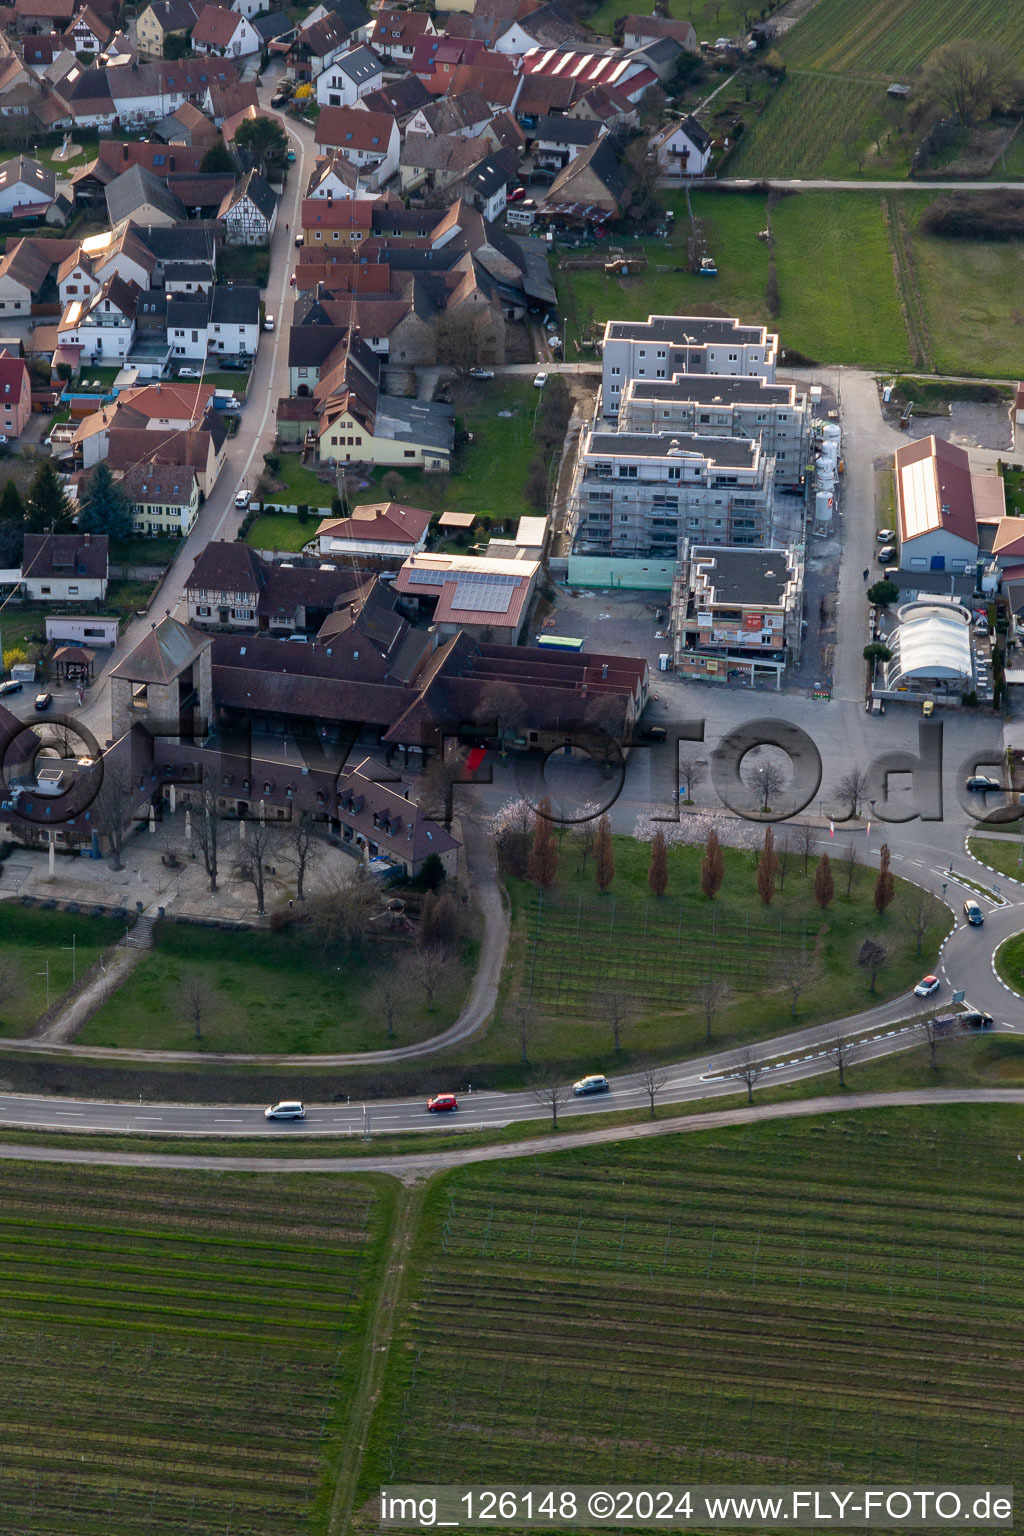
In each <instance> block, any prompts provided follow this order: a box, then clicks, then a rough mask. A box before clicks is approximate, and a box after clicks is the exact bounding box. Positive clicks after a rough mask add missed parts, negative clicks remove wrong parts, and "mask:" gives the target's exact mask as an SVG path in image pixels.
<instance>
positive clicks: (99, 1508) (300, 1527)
mask: <svg viewBox="0 0 1024 1536" xmlns="http://www.w3.org/2000/svg"><path fill="white" fill-rule="evenodd" d="M394 1198H395V1196H394V1190H393V1189H392V1188H391V1187H390V1185H388V1184H387V1183H386V1182H385V1181H373V1180H371V1179H366V1180H362V1179H357V1180H353V1179H347V1180H346V1181H345V1182H344V1183H341V1182H340V1181H338V1180H336V1179H326V1178H321V1177H310V1176H308V1175H305V1176H291V1177H289V1176H288V1175H287V1174H286V1173H282V1174H279V1175H275V1176H274V1178H273V1179H269V1178H265V1177H264V1178H259V1177H251V1176H250V1177H246V1176H244V1175H238V1174H232V1173H223V1174H218V1175H216V1176H215V1177H211V1176H210V1175H209V1174H206V1175H204V1174H189V1173H182V1172H180V1171H177V1172H168V1173H164V1172H157V1171H150V1170H138V1169H133V1170H130V1171H128V1170H124V1171H121V1170H111V1169H98V1168H53V1167H46V1166H43V1165H38V1164H16V1163H5V1164H3V1165H0V1200H2V1206H3V1215H2V1217H0V1225H2V1230H3V1234H4V1255H5V1258H4V1274H3V1280H2V1289H3V1302H4V1305H3V1312H4V1322H3V1361H4V1371H3V1385H2V1387H0V1405H2V1411H3V1415H4V1422H5V1426H6V1435H7V1441H8V1445H9V1446H10V1447H11V1448H15V1447H16V1448H17V1453H16V1454H14V1453H13V1450H12V1454H10V1455H7V1456H5V1458H4V1463H3V1467H2V1470H0V1488H2V1490H3V1502H4V1511H5V1513H4V1529H5V1530H6V1531H9V1532H11V1533H13V1532H15V1531H26V1532H28V1531H32V1532H33V1533H34V1536H68V1533H69V1532H72V1531H73V1532H75V1536H110V1533H112V1532H116V1533H117V1536H162V1533H166V1536H171V1533H175V1536H179V1533H183V1532H185V1531H191V1532H192V1533H193V1536H227V1533H228V1532H231V1533H232V1536H278V1533H280V1532H284V1531H288V1532H295V1533H300V1532H301V1533H303V1536H308V1533H314V1532H317V1533H319V1532H321V1531H324V1530H325V1529H326V1520H325V1511H326V1509H327V1507H328V1506H329V1500H330V1495H331V1485H332V1482H333V1478H334V1477H335V1476H336V1473H337V1465H336V1455H337V1451H336V1448H337V1446H338V1445H339V1444H340V1443H341V1440H342V1437H343V1436H344V1434H345V1431H346V1429H347V1425H348V1411H349V1404H350V1400H351V1398H352V1395H353V1391H354V1389H355V1387H356V1385H357V1380H358V1374H359V1367H360V1364H361V1360H360V1353H361V1331H362V1329H363V1328H364V1326H365V1324H366V1322H367V1320H368V1318H369V1316H370V1307H371V1304H372V1297H373V1295H374V1290H375V1285H376V1282H377V1278H378V1276H379V1274H380V1272H381V1269H382V1264H383V1258H384V1245H385V1240H386V1235H387V1229H388V1225H389V1221H390V1216H391V1211H392V1209H393V1205H394Z"/></svg>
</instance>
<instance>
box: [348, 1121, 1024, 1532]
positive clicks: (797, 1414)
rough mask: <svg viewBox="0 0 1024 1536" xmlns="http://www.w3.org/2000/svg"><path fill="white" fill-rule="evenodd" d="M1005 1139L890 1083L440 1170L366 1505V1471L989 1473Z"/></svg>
mask: <svg viewBox="0 0 1024 1536" xmlns="http://www.w3.org/2000/svg"><path fill="white" fill-rule="evenodd" d="M1020 1146H1021V1136H1020V1117H1019V1111H1017V1110H1010V1109H1007V1110H1003V1109H1000V1108H988V1107H981V1108H979V1107H970V1108H935V1109H907V1110H895V1109H894V1110H884V1111H877V1112H874V1111H873V1112H871V1113H858V1114H856V1115H853V1114H843V1115H837V1116H835V1117H832V1118H827V1117H826V1118H820V1119H812V1120H806V1121H799V1120H796V1121H793V1122H790V1123H785V1124H778V1123H775V1124H770V1125H764V1126H752V1127H744V1128H734V1129H729V1130H723V1131H718V1132H714V1133H700V1134H697V1135H692V1136H686V1137H678V1138H671V1137H669V1138H665V1139H663V1140H662V1139H659V1140H657V1141H648V1142H645V1143H637V1144H632V1145H631V1144H629V1143H624V1144H620V1145H617V1146H614V1147H608V1148H607V1149H604V1148H600V1147H598V1148H594V1149H591V1150H586V1151H584V1150H580V1151H576V1152H570V1153H567V1154H562V1155H559V1156H555V1157H539V1158H536V1159H534V1160H532V1161H531V1162H530V1163H529V1164H528V1165H527V1164H525V1163H519V1162H516V1163H509V1164H506V1165H504V1166H502V1165H499V1164H481V1165H477V1166H474V1167H470V1168H466V1169H463V1170H460V1171H458V1172H455V1173H452V1174H450V1175H448V1176H447V1177H446V1178H445V1179H443V1180H442V1181H439V1182H438V1183H437V1184H436V1185H435V1186H434V1187H433V1188H432V1190H431V1191H430V1193H429V1195H428V1198H427V1206H426V1209H425V1210H424V1212H423V1216H422V1219H421V1222H420V1226H419V1236H418V1240H417V1245H416V1249H415V1251H414V1254H413V1258H412V1263H411V1267H410V1274H411V1278H410V1283H409V1289H408V1294H407V1296H406V1300H405V1306H404V1312H403V1314H402V1315H401V1317H400V1319H399V1321H398V1324H397V1328H396V1335H395V1341H394V1344H393V1347H392V1353H391V1358H390V1365H389V1376H388V1380H387V1384H386V1388H385V1392H384V1396H383V1399H382V1403H381V1407H380V1410H379V1413H378V1417H377V1420H376V1422H375V1424H374V1428H373V1432H372V1435H371V1440H370V1447H369V1452H368V1459H367V1463H366V1465H365V1467H364V1472H363V1480H362V1488H361V1494H362V1496H363V1499H364V1503H363V1505H362V1516H361V1518H362V1520H363V1521H364V1522H365V1525H364V1528H369V1525H370V1514H369V1508H370V1506H369V1503H368V1502H365V1501H368V1500H369V1498H370V1495H371V1493H372V1491H373V1490H374V1489H375V1487H376V1486H377V1485H378V1484H379V1483H391V1484H399V1483H415V1482H421V1481H422V1482H435V1483H442V1484H443V1483H455V1482H468V1483H481V1484H488V1485H493V1486H499V1485H500V1486H506V1487H507V1486H511V1485H513V1484H516V1483H527V1482H530V1483H534V1484H543V1483H546V1482H547V1481H548V1480H554V1481H564V1480H575V1481H577V1482H580V1483H597V1484H598V1485H599V1486H602V1487H607V1486H609V1485H610V1486H613V1487H614V1486H615V1485H616V1483H637V1484H645V1485H647V1486H651V1485H652V1484H653V1485H655V1486H656V1485H657V1484H659V1483H665V1482H678V1483H700V1482H705V1483H728V1482H746V1483H780V1484H797V1483H802V1482H803V1481H804V1480H805V1479H811V1480H812V1481H814V1482H832V1483H847V1482H850V1483H857V1482H865V1483H873V1484H884V1483H886V1482H900V1481H904V1482H908V1481H909V1480H910V1479H913V1480H914V1481H913V1483H911V1484H910V1485H911V1486H915V1487H934V1486H941V1484H942V1481H943V1480H945V1481H949V1482H957V1481H960V1482H977V1483H984V1482H991V1483H993V1484H996V1483H1000V1482H1002V1483H1008V1482H1010V1481H1011V1480H1012V1478H1013V1474H1014V1471H1015V1469H1017V1468H1019V1467H1020V1466H1021V1465H1022V1464H1024V1361H1022V1360H1021V1356H1020V1349H1019V1338H1020V1328H1021V1323H1022V1294H1021V1286H1020V1273H1019V1256H1020V1245H1021V1238H1022V1220H1024V1218H1022V1214H1021V1211H1022V1207H1021V1198H1020V1197H1021V1181H1022V1179H1024V1174H1022V1172H1021V1167H1022V1165H1021V1164H1020V1163H1019V1162H1018V1156H1017V1154H1018V1149H1019V1148H1020ZM922 1480H923V1481H922Z"/></svg>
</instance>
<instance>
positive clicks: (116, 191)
mask: <svg viewBox="0 0 1024 1536" xmlns="http://www.w3.org/2000/svg"><path fill="white" fill-rule="evenodd" d="M105 195H106V202H107V217H108V219H109V220H110V225H111V228H112V229H115V230H116V229H117V228H118V227H119V226H120V225H123V224H126V223H128V222H131V223H132V224H136V225H139V224H146V225H153V224H164V225H169V224H183V223H184V222H185V220H186V219H187V217H188V214H187V212H186V210H185V205H184V203H183V202H182V201H181V199H180V198H179V197H177V196H176V195H175V194H174V193H173V192H172V191H171V190H170V187H169V186H168V184H167V182H166V181H161V179H160V177H159V176H154V175H153V172H152V171H145V170H143V168H142V166H141V165H133V166H132V167H131V168H130V169H129V170H127V171H125V172H124V174H123V175H122V176H117V177H115V178H114V180H113V181H112V182H111V183H110V185H109V186H108V187H107V190H106V194H105Z"/></svg>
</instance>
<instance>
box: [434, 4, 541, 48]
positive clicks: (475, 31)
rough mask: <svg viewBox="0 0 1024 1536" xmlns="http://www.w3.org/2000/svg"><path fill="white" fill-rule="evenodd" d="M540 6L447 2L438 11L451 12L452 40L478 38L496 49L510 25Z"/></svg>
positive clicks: (448, 29)
mask: <svg viewBox="0 0 1024 1536" xmlns="http://www.w3.org/2000/svg"><path fill="white" fill-rule="evenodd" d="M537 4H538V0H445V3H444V4H443V5H439V6H438V7H437V9H438V10H439V11H445V12H447V16H446V18H445V31H446V32H447V34H448V36H449V37H478V38H480V39H481V41H482V42H484V43H486V45H487V47H488V48H493V47H494V44H495V40H496V38H497V37H498V36H499V35H500V33H501V32H503V31H504V29H505V28H506V26H507V25H508V23H509V22H510V21H515V19H516V17H517V16H525V15H527V14H528V13H529V12H530V11H535V10H536V9H537ZM467 12H468V13H469V14H466V13H467Z"/></svg>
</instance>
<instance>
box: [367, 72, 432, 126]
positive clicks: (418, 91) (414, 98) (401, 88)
mask: <svg viewBox="0 0 1024 1536" xmlns="http://www.w3.org/2000/svg"><path fill="white" fill-rule="evenodd" d="M432 99H433V98H432V97H431V94H430V92H429V91H428V90H427V88H426V86H425V85H424V84H423V81H422V80H420V79H418V78H417V76H416V75H402V76H400V78H399V79H397V80H385V81H384V82H382V84H381V85H379V86H378V87H377V89H376V90H374V91H370V92H369V93H368V94H367V95H366V96H362V97H360V100H359V104H360V106H362V107H365V108H366V110H367V111H368V112H383V113H384V114H386V115H387V116H388V117H393V118H394V119H395V121H396V122H397V124H398V126H399V129H400V130H401V131H402V132H404V131H405V128H406V126H407V125H408V123H409V120H410V118H412V116H413V114H414V113H416V112H418V111H419V109H420V108H421V107H424V106H426V104H427V102H428V101H431V100H432Z"/></svg>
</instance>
